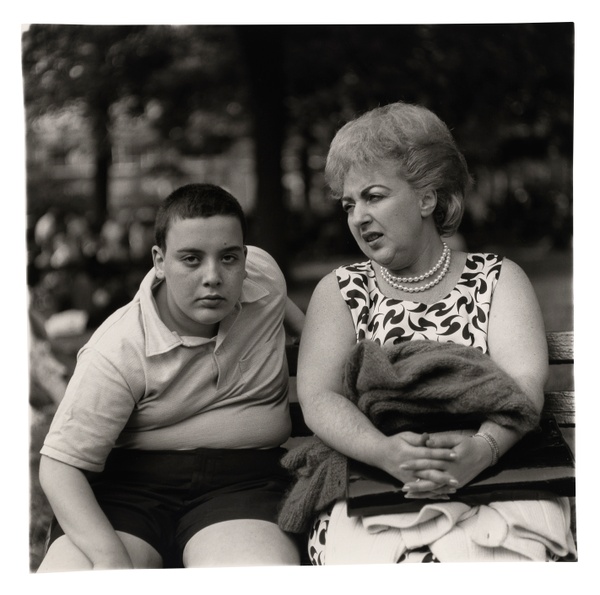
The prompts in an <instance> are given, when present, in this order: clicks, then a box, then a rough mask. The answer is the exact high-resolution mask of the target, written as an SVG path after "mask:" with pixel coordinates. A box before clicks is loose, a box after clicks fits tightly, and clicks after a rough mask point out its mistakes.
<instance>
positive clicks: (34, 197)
mask: <svg viewBox="0 0 600 595" xmlns="http://www.w3.org/2000/svg"><path fill="white" fill-rule="evenodd" d="M575 41H576V30H575V26H574V23H573V22H570V21H564V22H562V21H559V22H541V21H540V22H533V21H531V22H529V21H528V22H498V23H494V22H491V23H488V22H485V23H484V22H482V23H464V24H426V23H424V24H225V23H223V24H177V25H171V24H83V23H82V24H75V23H71V24H57V23H43V22H38V23H32V24H28V25H25V26H23V29H22V36H21V65H22V85H23V100H24V120H25V157H26V167H25V176H26V184H25V186H26V242H27V256H26V285H27V287H26V295H27V311H28V353H29V368H28V377H29V383H28V387H29V409H30V436H29V438H30V440H29V464H30V469H29V481H30V483H29V492H30V493H29V573H30V574H32V575H40V576H41V575H42V574H47V573H64V574H65V576H68V573H72V572H74V571H82V570H83V571H89V570H114V569H145V570H149V569H153V570H154V569H172V570H175V569H177V570H178V572H179V574H181V573H184V572H185V571H186V569H208V568H210V569H216V568H220V569H223V568H225V569H229V570H230V571H234V569H238V570H239V569H240V568H246V569H248V568H255V569H258V568H264V567H267V568H274V567H278V569H279V570H281V569H282V568H285V569H287V570H290V568H291V567H304V568H303V569H302V572H303V575H304V574H305V573H307V572H310V567H312V566H337V567H346V568H350V567H361V566H366V565H385V566H393V569H394V576H397V577H398V579H399V578H400V576H401V575H402V569H403V568H406V569H408V568H410V569H412V570H410V571H409V570H407V572H414V571H415V570H414V569H416V568H422V567H420V566H419V565H420V564H423V563H434V564H436V563H441V564H442V565H444V563H450V564H451V563H454V562H490V563H491V562H503V563H512V562H524V563H527V562H529V563H532V562H551V563H552V564H555V563H558V562H568V563H578V560H579V550H578V539H577V529H578V524H577V515H576V512H577V507H576V499H575V433H576V428H575V394H574V356H573V351H574V350H573V343H574V339H573V335H574V333H573V330H574V325H573V320H574V316H573V310H574V298H573V265H574V261H573V138H574V135H573V125H574V51H575ZM411 563H412V564H411ZM414 563H417V566H415V564H414ZM575 565H576V564H572V566H575ZM455 566H457V565H455ZM488 568H492V569H493V570H494V572H496V570H495V569H496V568H497V567H493V566H492V567H488ZM548 568H550V566H548ZM146 576H147V575H146ZM200 576H201V575H200ZM277 576H278V577H280V578H279V580H282V579H281V577H282V576H285V575H282V574H278V575H277ZM386 576H389V575H387V574H386ZM284 590H285V589H284Z"/></svg>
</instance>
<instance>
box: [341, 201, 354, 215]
mask: <svg viewBox="0 0 600 595" xmlns="http://www.w3.org/2000/svg"><path fill="white" fill-rule="evenodd" d="M353 206H354V205H353V204H352V203H350V202H345V203H342V210H343V211H344V213H349V212H350V211H351V209H352V207H353Z"/></svg>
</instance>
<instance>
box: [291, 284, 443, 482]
mask: <svg viewBox="0 0 600 595" xmlns="http://www.w3.org/2000/svg"><path fill="white" fill-rule="evenodd" d="M355 344H356V335H355V331H354V325H353V323H352V318H351V315H350V312H349V310H348V307H347V306H346V304H345V302H344V300H343V298H342V296H341V294H340V291H339V288H338V284H337V279H336V277H335V274H334V273H330V274H329V275H328V276H326V277H325V278H324V279H323V280H322V281H321V282H320V283H319V284H318V285H317V287H316V288H315V291H314V293H313V296H312V298H311V301H310V304H309V307H308V311H307V313H306V322H305V325H304V330H303V335H302V341H301V342H300V353H299V359H298V398H299V401H300V404H301V406H302V410H303V413H304V418H305V420H306V423H307V425H308V426H309V427H310V428H311V429H312V430H313V432H314V433H315V434H316V435H317V436H319V437H320V438H321V440H323V442H325V443H326V444H328V445H329V446H330V447H332V448H334V449H335V450H337V451H339V452H341V453H343V454H345V455H346V456H349V457H352V458H354V459H357V460H359V461H363V462H365V463H367V464H369V465H372V466H376V467H379V468H381V469H383V470H384V471H387V472H388V473H389V474H390V475H393V476H395V477H397V478H398V479H400V480H401V481H407V480H410V479H412V478H413V477H414V476H413V474H412V472H407V471H404V470H401V469H400V465H401V464H402V463H403V462H405V461H407V460H410V459H414V458H423V459H425V458H426V459H440V458H441V459H451V458H452V453H451V451H450V450H449V449H446V448H435V449H428V448H426V447H424V446H420V444H422V443H423V442H424V440H425V439H426V437H425V438H423V437H421V436H418V435H414V434H412V433H405V434H399V435H396V436H390V437H387V436H385V435H384V434H382V433H381V432H380V431H379V430H378V429H377V428H375V426H374V425H373V424H372V423H371V422H370V421H369V419H368V418H367V417H366V416H365V415H364V414H363V413H362V412H361V411H360V410H359V409H358V408H357V407H356V406H355V405H354V404H353V403H352V402H351V401H349V400H348V399H346V398H345V397H344V396H343V392H342V390H343V389H342V373H343V368H344V364H345V362H346V359H347V357H348V355H349V353H350V351H351V350H352V348H353V347H354V345H355Z"/></svg>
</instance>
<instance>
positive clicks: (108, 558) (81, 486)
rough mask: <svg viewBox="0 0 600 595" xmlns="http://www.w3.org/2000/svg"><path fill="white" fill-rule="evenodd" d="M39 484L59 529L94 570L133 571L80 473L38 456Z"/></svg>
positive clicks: (123, 550) (117, 537)
mask: <svg viewBox="0 0 600 595" xmlns="http://www.w3.org/2000/svg"><path fill="white" fill-rule="evenodd" d="M40 483H41V485H42V489H43V490H44V493H45V494H46V496H47V498H48V501H49V502H50V506H51V507H52V510H53V512H54V514H55V515H56V519H57V520H58V523H59V524H60V526H61V528H62V529H63V531H64V532H65V534H66V535H67V536H68V537H69V538H70V539H71V541H72V542H73V543H74V544H75V546H77V547H78V548H79V549H80V550H81V551H82V552H83V553H84V554H85V555H86V556H87V557H88V559H89V560H90V562H91V564H92V567H93V568H94V569H97V570H101V569H110V568H133V564H132V562H131V558H130V557H129V554H128V553H127V550H126V549H125V546H124V545H123V542H122V541H121V540H120V539H119V536H118V535H117V534H116V532H115V530H114V529H113V527H112V525H111V524H110V522H109V521H108V519H107V518H106V516H105V514H104V513H103V512H102V510H101V509H100V506H99V505H98V502H97V501H96V498H95V496H94V494H93V492H92V489H91V487H90V484H89V482H88V480H87V478H86V477H85V475H84V473H83V472H82V471H81V470H80V469H77V468H76V467H72V466H71V465H67V464H66V463H62V462H60V461H57V460H56V459H51V458H50V457H47V456H44V455H42V457H41V460H40Z"/></svg>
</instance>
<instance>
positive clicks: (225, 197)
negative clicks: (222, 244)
mask: <svg viewBox="0 0 600 595" xmlns="http://www.w3.org/2000/svg"><path fill="white" fill-rule="evenodd" d="M215 215H226V216H231V217H236V218H237V219H238V220H239V222H240V224H241V226H242V236H243V240H244V243H245V242H246V217H245V215H244V211H243V210H242V207H241V205H240V203H239V202H238V201H237V199H236V198H235V197H234V196H233V195H231V194H230V193H229V192H227V190H224V189H223V188H221V187H220V186H215V185H213V184H187V185H185V186H181V187H180V188H178V189H177V190H175V191H173V192H172V193H171V194H169V196H167V198H165V200H164V201H163V202H162V204H161V205H160V207H159V209H158V212H157V213H156V221H155V223H154V242H155V243H156V245H157V246H158V247H159V248H160V249H161V250H163V251H165V250H166V248H167V243H166V239H167V232H168V230H169V225H170V224H171V222H172V221H174V220H177V219H196V218H198V217H213V216H215Z"/></svg>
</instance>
